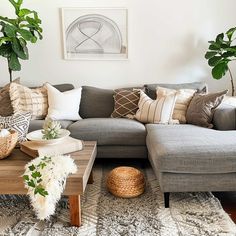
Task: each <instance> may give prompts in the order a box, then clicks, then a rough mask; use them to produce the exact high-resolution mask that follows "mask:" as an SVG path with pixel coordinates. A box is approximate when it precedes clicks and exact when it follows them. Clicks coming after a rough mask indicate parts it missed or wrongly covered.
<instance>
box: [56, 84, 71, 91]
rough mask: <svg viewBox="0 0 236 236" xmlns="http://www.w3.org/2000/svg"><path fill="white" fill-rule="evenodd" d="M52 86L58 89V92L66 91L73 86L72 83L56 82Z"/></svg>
mask: <svg viewBox="0 0 236 236" xmlns="http://www.w3.org/2000/svg"><path fill="white" fill-rule="evenodd" d="M53 87H55V88H56V89H58V90H59V91H60V92H66V91H69V90H72V89H74V88H75V87H74V85H73V84H56V85H53Z"/></svg>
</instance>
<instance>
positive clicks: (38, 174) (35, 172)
mask: <svg viewBox="0 0 236 236" xmlns="http://www.w3.org/2000/svg"><path fill="white" fill-rule="evenodd" d="M31 176H32V177H33V178H34V179H36V178H40V177H41V176H42V175H41V174H40V172H38V171H34V172H33V173H32V174H31Z"/></svg>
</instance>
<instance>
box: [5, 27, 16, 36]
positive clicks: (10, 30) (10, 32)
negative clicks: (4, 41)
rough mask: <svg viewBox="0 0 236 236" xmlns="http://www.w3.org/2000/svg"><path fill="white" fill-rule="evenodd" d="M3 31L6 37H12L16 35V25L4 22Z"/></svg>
mask: <svg viewBox="0 0 236 236" xmlns="http://www.w3.org/2000/svg"><path fill="white" fill-rule="evenodd" d="M3 31H4V32H5V33H6V35H7V36H8V37H11V38H13V37H15V36H16V27H15V26H14V25H9V24H6V25H5V26H4V28H3Z"/></svg>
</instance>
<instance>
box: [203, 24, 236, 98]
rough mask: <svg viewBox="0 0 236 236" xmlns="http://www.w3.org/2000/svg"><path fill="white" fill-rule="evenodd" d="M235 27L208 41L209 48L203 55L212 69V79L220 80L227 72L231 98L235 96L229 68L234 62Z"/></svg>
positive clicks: (235, 56) (235, 49)
mask: <svg viewBox="0 0 236 236" xmlns="http://www.w3.org/2000/svg"><path fill="white" fill-rule="evenodd" d="M235 32H236V27H234V28H231V29H229V30H228V31H227V32H226V33H221V34H219V35H217V37H216V39H215V40H214V41H209V44H210V46H209V48H208V51H207V52H206V54H205V58H206V59H207V60H208V65H209V66H211V67H212V76H213V78H214V79H217V80H219V79H221V78H222V77H223V76H224V75H225V74H226V73H227V72H229V75H230V81H231V87H232V96H234V95H235V86H234V79H233V74H232V71H231V69H230V67H229V64H230V62H231V61H235V60H236V44H235V40H236V35H235Z"/></svg>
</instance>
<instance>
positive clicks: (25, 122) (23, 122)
mask: <svg viewBox="0 0 236 236" xmlns="http://www.w3.org/2000/svg"><path fill="white" fill-rule="evenodd" d="M30 119H31V114H30V112H25V113H15V114H14V115H12V116H6V117H3V116H0V126H1V127H2V128H4V129H13V130H15V131H17V132H18V142H19V143H21V142H23V141H26V134H27V133H28V129H29V123H30Z"/></svg>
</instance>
